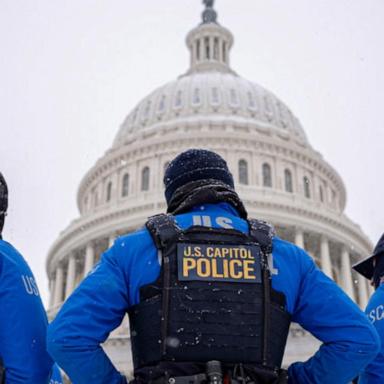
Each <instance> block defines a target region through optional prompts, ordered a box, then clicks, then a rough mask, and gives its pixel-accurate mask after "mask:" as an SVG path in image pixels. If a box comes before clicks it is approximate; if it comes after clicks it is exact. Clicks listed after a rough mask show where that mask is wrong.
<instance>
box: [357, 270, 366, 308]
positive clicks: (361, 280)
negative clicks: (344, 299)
mask: <svg viewBox="0 0 384 384" xmlns="http://www.w3.org/2000/svg"><path fill="white" fill-rule="evenodd" d="M366 280H367V279H366V278H365V277H364V276H362V275H360V273H358V274H357V281H358V284H359V286H358V289H359V305H360V308H361V309H362V310H363V311H364V309H365V307H366V306H367V304H368V292H367V285H366Z"/></svg>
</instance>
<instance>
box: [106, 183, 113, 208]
mask: <svg viewBox="0 0 384 384" xmlns="http://www.w3.org/2000/svg"><path fill="white" fill-rule="evenodd" d="M111 197H112V182H111V181H110V182H109V183H108V184H107V199H106V200H107V203H108V202H109V201H111Z"/></svg>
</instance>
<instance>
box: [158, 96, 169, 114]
mask: <svg viewBox="0 0 384 384" xmlns="http://www.w3.org/2000/svg"><path fill="white" fill-rule="evenodd" d="M166 98H167V97H166V96H165V95H162V96H161V99H160V103H159V109H158V112H164V110H165V101H166Z"/></svg>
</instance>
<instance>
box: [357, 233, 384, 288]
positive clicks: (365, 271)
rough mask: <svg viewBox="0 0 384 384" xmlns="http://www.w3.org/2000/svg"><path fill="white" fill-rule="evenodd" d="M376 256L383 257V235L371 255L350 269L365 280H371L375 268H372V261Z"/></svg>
mask: <svg viewBox="0 0 384 384" xmlns="http://www.w3.org/2000/svg"><path fill="white" fill-rule="evenodd" d="M377 256H384V234H383V235H382V236H381V238H380V240H379V241H378V243H377V244H376V247H375V249H374V250H373V253H372V255H370V256H369V257H367V258H365V259H364V260H362V261H359V262H358V263H356V264H355V265H354V266H352V268H353V269H354V270H355V271H356V272H358V273H360V274H361V275H363V276H364V277H366V278H367V279H369V280H371V279H372V277H373V274H374V272H375V267H374V266H373V259H374V258H375V257H377Z"/></svg>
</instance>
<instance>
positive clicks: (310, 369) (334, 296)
mask: <svg viewBox="0 0 384 384" xmlns="http://www.w3.org/2000/svg"><path fill="white" fill-rule="evenodd" d="M301 252H302V253H303V255H304V263H303V264H302V271H301V276H303V277H302V281H301V286H300V293H299V295H298V298H297V302H296V305H295V310H294V313H293V321H294V322H297V323H299V324H300V325H301V326H302V327H303V328H304V329H306V330H307V331H309V332H310V333H311V334H312V335H314V336H315V337H316V338H317V339H319V340H320V341H322V342H323V344H322V345H321V347H320V348H319V350H318V351H317V352H316V353H315V355H314V356H313V357H311V358H310V359H309V360H307V361H306V362H298V363H294V364H292V365H291V366H290V367H289V383H290V384H320V383H321V384H335V383H337V384H344V383H349V382H350V381H351V380H352V379H353V378H355V377H356V376H357V375H358V372H359V371H361V370H362V368H363V367H365V366H366V365H367V364H368V363H369V362H370V361H371V360H373V359H374V357H375V356H376V355H377V353H378V352H379V348H380V341H379V338H378V335H377V332H376V330H375V329H374V327H373V326H372V325H371V324H370V322H369V321H368V319H367V318H366V316H365V314H364V313H363V312H362V311H360V309H359V308H358V307H357V305H356V304H355V303H354V302H353V301H352V300H351V299H350V298H349V297H348V296H347V295H346V294H345V293H344V292H343V291H342V290H341V289H340V288H339V287H338V286H337V285H336V283H335V282H334V281H332V280H331V279H329V278H328V277H327V276H326V275H325V274H324V273H323V272H321V271H320V270H319V269H318V268H317V267H316V265H315V263H314V262H313V261H312V259H310V257H309V256H308V255H307V254H306V253H305V252H304V251H301Z"/></svg>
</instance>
